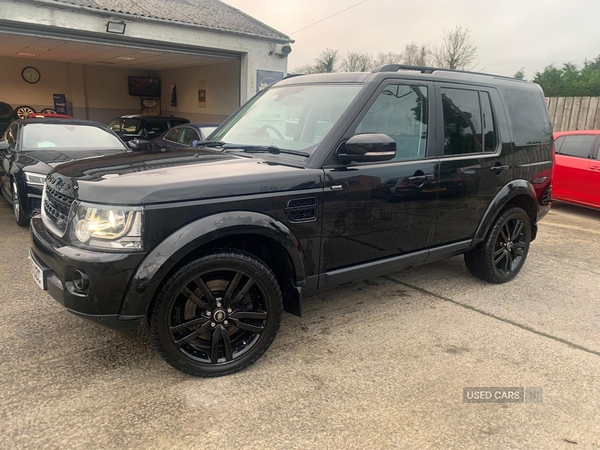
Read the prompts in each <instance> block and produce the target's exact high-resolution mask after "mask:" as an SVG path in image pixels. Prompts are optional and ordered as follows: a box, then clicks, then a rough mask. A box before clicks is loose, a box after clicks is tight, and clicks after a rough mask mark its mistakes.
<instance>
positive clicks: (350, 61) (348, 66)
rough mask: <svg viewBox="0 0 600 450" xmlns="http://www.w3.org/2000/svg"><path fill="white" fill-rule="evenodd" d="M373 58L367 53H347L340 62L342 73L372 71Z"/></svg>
mask: <svg viewBox="0 0 600 450" xmlns="http://www.w3.org/2000/svg"><path fill="white" fill-rule="evenodd" d="M373 66H374V61H373V57H372V56H371V55H369V54H368V53H358V52H348V55H347V56H346V58H344V61H342V70H343V71H344V72H369V71H371V70H373Z"/></svg>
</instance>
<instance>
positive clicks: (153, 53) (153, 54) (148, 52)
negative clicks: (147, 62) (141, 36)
mask: <svg viewBox="0 0 600 450" xmlns="http://www.w3.org/2000/svg"><path fill="white" fill-rule="evenodd" d="M140 55H150V56H158V55H162V52H153V51H152V50H144V51H142V52H140Z"/></svg>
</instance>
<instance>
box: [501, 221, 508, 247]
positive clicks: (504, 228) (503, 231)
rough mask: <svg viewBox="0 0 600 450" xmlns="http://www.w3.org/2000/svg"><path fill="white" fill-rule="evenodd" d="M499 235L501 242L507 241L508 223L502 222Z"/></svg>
mask: <svg viewBox="0 0 600 450" xmlns="http://www.w3.org/2000/svg"><path fill="white" fill-rule="evenodd" d="M500 235H501V236H502V239H503V242H505V243H506V242H508V241H509V240H510V239H509V238H508V237H509V236H510V230H509V229H508V224H504V225H503V226H502V228H500Z"/></svg>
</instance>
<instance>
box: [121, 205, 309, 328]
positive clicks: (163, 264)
mask: <svg viewBox="0 0 600 450" xmlns="http://www.w3.org/2000/svg"><path fill="white" fill-rule="evenodd" d="M226 247H230V248H240V247H241V248H242V249H244V250H246V251H249V252H250V253H253V254H254V255H256V256H257V257H259V258H261V259H262V260H263V261H264V262H265V263H266V264H267V265H268V266H269V267H270V268H271V270H273V272H274V273H275V275H276V276H277V279H278V281H279V283H280V287H281V290H282V294H283V295H284V308H285V310H286V311H288V312H291V313H293V314H296V315H300V313H301V289H302V286H303V285H304V283H305V279H306V274H305V269H304V256H303V252H302V247H301V245H300V242H299V241H298V239H297V238H296V237H295V236H294V234H293V233H292V231H291V230H290V229H289V228H288V227H286V226H285V225H284V224H283V223H281V222H279V221H278V220H276V219H274V218H273V217H270V216H267V215H265V214H261V213H256V212H248V211H234V212H228V213H220V214H215V215H211V216H208V217H204V218H202V219H199V220H196V221H194V222H191V223H189V224H187V225H185V226H183V227H182V228H180V229H178V230H177V231H175V232H174V233H172V234H171V235H170V236H168V237H167V238H166V239H164V240H163V241H162V242H161V243H160V244H158V245H157V246H156V247H155V248H154V249H152V250H151V251H150V252H149V253H148V254H147V255H146V257H145V258H144V260H143V261H142V262H141V263H140V265H139V266H138V267H137V269H136V271H135V273H134V275H133V276H132V278H131V280H130V282H129V286H128V288H127V291H126V293H125V295H124V298H123V302H122V305H121V312H120V315H121V317H122V318H123V319H126V318H129V317H134V316H135V317H140V316H147V313H148V310H149V308H151V306H152V302H153V301H154V298H155V296H156V294H157V292H158V291H159V289H160V287H161V286H162V284H163V283H164V281H165V280H166V279H167V278H168V277H169V276H170V274H171V273H173V272H174V271H176V270H177V269H178V268H179V267H181V266H182V265H184V264H186V263H187V262H189V261H191V260H192V259H195V258H197V257H199V256H200V255H202V254H206V253H208V252H210V251H211V250H214V249H217V248H226Z"/></svg>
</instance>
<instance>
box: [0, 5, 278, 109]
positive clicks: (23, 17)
mask: <svg viewBox="0 0 600 450" xmlns="http://www.w3.org/2000/svg"><path fill="white" fill-rule="evenodd" d="M48 5H49V6H45V7H39V5H38V4H34V3H29V2H23V1H15V0H0V19H3V20H8V21H14V20H19V21H21V22H23V23H28V24H32V25H38V26H52V27H58V28H62V29H64V30H65V38H67V34H66V33H67V32H80V31H85V32H93V33H97V34H98V35H102V36H104V37H106V36H107V33H106V21H107V19H108V18H110V17H115V14H114V13H111V12H107V11H93V12H92V11H90V10H86V9H83V8H78V7H73V6H72V5H67V4H61V3H58V2H56V3H55V2H48ZM126 17H127V18H126V20H125V22H126V23H127V27H126V31H125V35H126V36H127V37H130V38H134V39H137V40H139V41H140V42H144V41H147V40H148V39H152V40H156V41H161V42H165V43H169V44H175V45H177V44H184V45H192V46H196V47H200V48H205V49H215V50H221V51H223V50H226V51H231V52H236V53H239V54H240V55H241V56H242V66H241V73H242V77H241V81H240V96H241V100H242V103H244V102H245V101H246V100H248V99H249V98H250V97H252V96H253V95H254V94H255V93H256V70H257V69H267V70H274V71H280V72H284V73H287V61H288V59H287V57H283V58H282V57H279V56H277V55H269V54H268V52H269V49H270V48H271V45H273V44H274V42H271V41H270V40H269V39H267V38H258V37H256V38H255V37H251V36H241V35H233V34H226V33H221V32H216V31H210V30H206V29H202V28H200V27H190V26H185V25H183V24H179V23H165V22H158V21H153V20H150V19H146V18H143V17H134V16H126ZM121 19H122V17H121V16H119V20H121ZM115 40H116V41H117V40H118V37H116V38H115Z"/></svg>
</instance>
